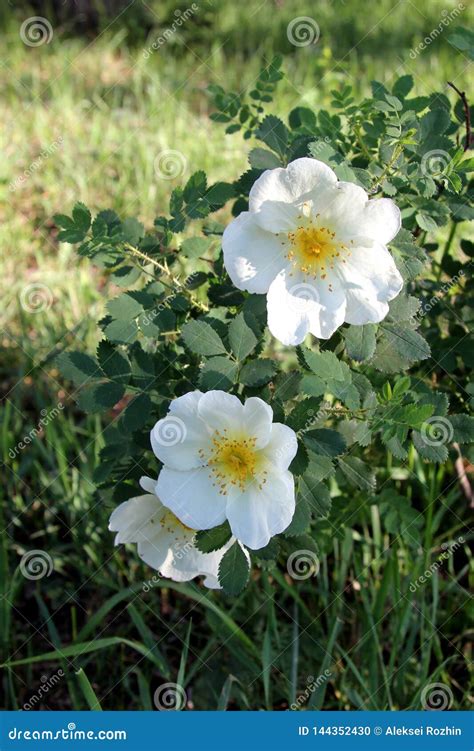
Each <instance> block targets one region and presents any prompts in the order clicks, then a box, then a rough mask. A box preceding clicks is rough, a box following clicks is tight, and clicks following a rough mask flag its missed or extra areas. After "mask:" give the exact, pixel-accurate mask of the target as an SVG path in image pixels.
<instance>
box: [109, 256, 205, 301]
mask: <svg viewBox="0 0 474 751" xmlns="http://www.w3.org/2000/svg"><path fill="white" fill-rule="evenodd" d="M124 247H125V249H126V250H128V251H130V253H132V255H134V256H136V257H137V258H141V259H142V261H145V262H146V263H151V264H152V265H153V266H155V267H156V268H157V269H159V270H160V271H161V272H162V273H163V274H166V276H167V277H168V279H170V281H171V284H169V283H168V282H166V281H164V280H163V279H160V282H161V283H162V284H163V285H164V286H165V287H168V289H171V290H174V289H176V288H177V289H179V290H180V291H181V292H182V293H183V294H185V295H187V296H188V297H189V299H190V301H191V302H192V304H193V305H194V306H195V307H196V308H199V309H200V310H202V311H203V312H205V313H207V311H208V310H209V308H208V307H207V305H204V303H202V302H200V301H199V300H196V298H195V297H193V295H192V294H191V292H190V291H189V290H188V288H187V287H186V285H185V284H183V283H182V282H181V281H180V280H179V279H178V277H177V276H174V274H172V273H171V271H170V270H169V268H168V265H167V263H166V262H165V263H161V262H160V261H157V260H156V258H152V257H151V256H149V255H147V254H146V253H144V252H143V251H142V250H139V249H138V248H136V247H135V246H134V245H130V243H125V244H124Z"/></svg>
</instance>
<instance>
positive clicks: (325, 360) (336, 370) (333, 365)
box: [302, 349, 345, 381]
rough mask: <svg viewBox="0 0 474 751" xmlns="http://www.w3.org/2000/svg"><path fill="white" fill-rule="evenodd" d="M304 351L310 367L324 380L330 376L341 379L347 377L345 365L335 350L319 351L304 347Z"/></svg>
mask: <svg viewBox="0 0 474 751" xmlns="http://www.w3.org/2000/svg"><path fill="white" fill-rule="evenodd" d="M302 352H303V357H304V359H305V361H306V363H307V365H308V367H309V368H310V369H311V370H312V371H313V373H314V374H315V375H317V376H319V377H320V378H322V379H324V381H327V380H328V378H334V379H335V380H340V381H343V380H344V379H345V373H344V370H343V365H342V363H341V362H340V360H338V358H337V356H336V355H335V354H334V352H317V351H315V350H311V349H303V350H302Z"/></svg>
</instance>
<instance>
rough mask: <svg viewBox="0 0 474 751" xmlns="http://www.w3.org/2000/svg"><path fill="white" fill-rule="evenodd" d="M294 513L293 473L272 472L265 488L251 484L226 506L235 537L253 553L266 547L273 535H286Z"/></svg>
mask: <svg viewBox="0 0 474 751" xmlns="http://www.w3.org/2000/svg"><path fill="white" fill-rule="evenodd" d="M294 512H295V487H294V480H293V475H292V474H291V473H290V472H279V473H278V474H276V473H269V474H268V476H267V482H266V483H265V485H264V486H263V487H262V489H260V488H259V486H258V485H257V484H256V483H252V484H251V485H249V487H248V488H247V489H246V490H245V492H244V493H242V494H241V495H238V496H235V497H233V498H230V499H229V501H228V503H227V518H228V520H229V524H230V526H231V529H232V532H233V534H234V535H235V536H236V537H237V539H238V540H240V541H241V542H242V543H243V544H244V545H246V546H247V547H249V548H251V549H252V550H259V549H260V548H263V547H265V545H267V544H268V543H269V541H270V538H271V537H273V535H276V534H279V533H280V532H283V531H284V530H285V529H286V528H287V527H288V526H289V524H290V522H291V520H292V518H293V514H294Z"/></svg>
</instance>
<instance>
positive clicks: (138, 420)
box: [121, 394, 153, 433]
mask: <svg viewBox="0 0 474 751" xmlns="http://www.w3.org/2000/svg"><path fill="white" fill-rule="evenodd" d="M152 409H153V405H152V402H151V399H150V397H149V396H148V394H137V395H136V396H134V397H133V398H132V400H131V401H130V402H129V403H128V404H127V406H126V407H125V410H124V411H123V414H122V425H121V430H122V432H125V433H129V432H132V431H134V430H138V429H139V428H142V427H143V426H144V425H146V424H147V422H148V420H149V418H150V413H151V411H152Z"/></svg>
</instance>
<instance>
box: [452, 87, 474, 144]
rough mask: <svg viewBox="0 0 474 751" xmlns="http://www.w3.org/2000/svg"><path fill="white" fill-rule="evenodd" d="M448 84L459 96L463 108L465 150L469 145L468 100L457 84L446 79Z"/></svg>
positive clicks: (469, 117) (469, 121)
mask: <svg viewBox="0 0 474 751" xmlns="http://www.w3.org/2000/svg"><path fill="white" fill-rule="evenodd" d="M447 84H448V86H451V88H452V89H453V90H454V91H455V92H456V94H458V95H459V96H460V97H461V101H462V106H463V108H464V119H465V122H466V142H465V144H464V151H467V150H468V148H469V147H470V145H471V111H470V109H469V102H468V101H467V96H466V92H465V91H460V90H459V89H458V87H457V86H455V85H454V84H453V83H452V82H451V81H447Z"/></svg>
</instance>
